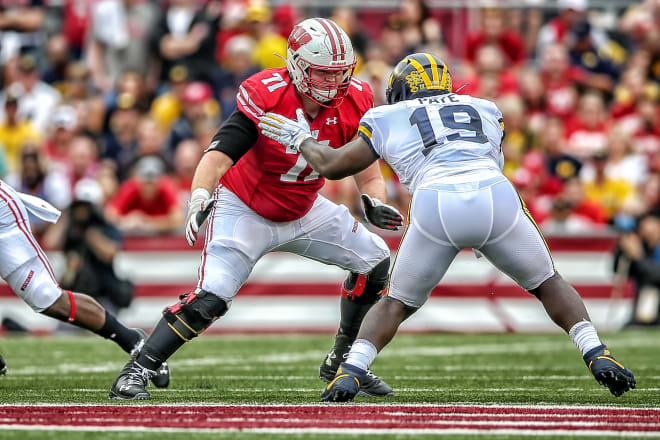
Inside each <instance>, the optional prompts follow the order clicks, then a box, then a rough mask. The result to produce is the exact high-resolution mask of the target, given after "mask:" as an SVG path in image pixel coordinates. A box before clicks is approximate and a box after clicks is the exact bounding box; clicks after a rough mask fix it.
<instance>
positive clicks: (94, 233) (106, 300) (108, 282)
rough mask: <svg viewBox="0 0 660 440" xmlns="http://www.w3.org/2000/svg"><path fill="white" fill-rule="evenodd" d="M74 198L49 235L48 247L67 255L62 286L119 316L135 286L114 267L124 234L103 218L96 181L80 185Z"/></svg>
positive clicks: (129, 300)
mask: <svg viewBox="0 0 660 440" xmlns="http://www.w3.org/2000/svg"><path fill="white" fill-rule="evenodd" d="M73 194H74V198H73V202H72V203H71V207H70V208H69V209H68V210H66V211H65V212H64V214H63V216H62V217H63V218H62V219H60V221H59V222H58V223H57V224H56V225H55V226H54V227H53V228H54V229H53V230H51V231H49V235H50V236H49V243H50V244H51V245H56V244H57V245H59V246H61V247H62V250H63V251H64V254H65V255H66V267H65V270H64V273H63V274H62V276H61V278H60V284H61V285H62V288H63V289H69V290H75V291H80V290H83V291H85V292H86V293H87V294H88V295H90V296H92V297H93V298H95V299H96V300H97V301H98V302H99V303H101V304H102V305H103V306H104V307H105V308H106V309H108V310H112V311H113V312H114V313H116V312H117V311H119V310H120V309H122V308H124V307H128V306H129V305H130V304H131V301H132V299H133V283H132V282H130V281H128V280H123V279H120V278H119V277H118V276H117V274H116V273H115V270H114V267H113V263H114V259H115V257H116V256H117V253H118V252H119V250H120V249H121V234H120V232H119V230H118V229H117V228H116V227H115V226H114V225H112V224H111V223H110V222H108V221H107V220H106V219H105V218H104V216H103V211H102V210H101V205H102V204H103V192H102V190H101V187H100V186H99V184H98V183H97V182H96V181H95V180H93V179H82V180H80V181H78V183H76V185H75V187H74V191H73ZM59 246H58V247H59Z"/></svg>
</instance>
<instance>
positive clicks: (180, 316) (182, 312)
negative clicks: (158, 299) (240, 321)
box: [163, 289, 229, 342]
mask: <svg viewBox="0 0 660 440" xmlns="http://www.w3.org/2000/svg"><path fill="white" fill-rule="evenodd" d="M180 299H181V301H179V302H178V303H176V304H174V305H172V306H170V307H167V308H166V309H165V310H164V311H163V315H164V317H165V320H166V321H167V323H168V325H169V327H170V328H171V329H172V331H174V332H175V333H176V334H177V335H179V337H181V339H183V340H184V341H186V342H187V341H189V340H191V339H192V338H194V337H196V336H198V335H199V334H201V333H202V332H203V331H204V330H206V328H207V327H208V326H209V325H211V324H212V323H213V322H214V321H215V320H216V319H218V318H220V317H221V316H223V315H224V314H225V313H227V310H229V304H228V303H227V301H225V300H224V299H222V298H220V297H219V296H217V295H214V294H213V293H211V292H207V291H206V290H202V289H199V290H198V291H197V292H190V293H186V294H185V295H181V297H180Z"/></svg>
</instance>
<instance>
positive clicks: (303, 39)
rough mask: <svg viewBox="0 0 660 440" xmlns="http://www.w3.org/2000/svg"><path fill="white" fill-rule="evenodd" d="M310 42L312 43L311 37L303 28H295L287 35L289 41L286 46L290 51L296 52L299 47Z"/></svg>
mask: <svg viewBox="0 0 660 440" xmlns="http://www.w3.org/2000/svg"><path fill="white" fill-rule="evenodd" d="M310 41H312V36H311V35H309V34H308V33H307V31H306V30H305V29H304V28H302V27H300V26H295V27H294V28H293V31H291V35H289V41H288V43H287V44H288V45H289V47H290V48H291V50H293V51H296V50H298V49H299V48H300V46H302V45H303V44H307V43H309V42H310Z"/></svg>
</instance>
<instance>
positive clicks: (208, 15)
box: [0, 0, 660, 247]
mask: <svg viewBox="0 0 660 440" xmlns="http://www.w3.org/2000/svg"><path fill="white" fill-rule="evenodd" d="M333 3H335V2H328V4H329V5H330V6H329V7H327V8H324V9H323V10H318V9H316V10H311V9H310V10H306V9H304V8H303V9H300V8H296V7H294V6H291V5H290V4H288V3H285V2H277V4H276V5H275V4H273V5H271V4H269V3H268V2H267V1H266V0H22V1H20V0H16V1H9V0H7V1H0V39H1V40H2V43H1V50H0V64H1V66H2V76H1V81H2V90H1V93H0V177H1V178H2V179H5V180H6V181H7V182H9V183H10V184H12V185H13V186H14V187H15V188H16V189H17V190H19V191H23V192H27V193H31V194H34V195H37V196H39V197H42V198H44V199H46V200H48V201H49V202H51V203H52V204H53V205H55V206H56V207H58V208H60V209H62V210H65V211H67V210H70V209H71V206H72V204H73V206H76V202H84V203H88V204H91V205H92V206H93V207H94V209H95V212H96V213H97V214H98V215H99V216H102V218H103V221H104V222H107V224H108V225H112V227H114V228H116V230H117V231H119V233H120V234H148V235H155V234H182V229H183V218H184V214H185V212H184V210H185V208H186V203H185V201H186V200H187V198H188V195H189V194H188V192H189V187H190V183H191V179H192V175H193V172H194V170H195V167H196V164H197V162H198V161H199V159H200V157H201V155H202V154H203V149H204V148H206V146H208V144H209V142H210V139H211V138H212V136H213V135H214V133H215V131H216V130H217V128H218V127H219V126H220V124H221V123H222V121H223V117H226V116H228V115H229V114H230V113H231V112H232V111H233V110H234V109H235V107H236V103H235V94H236V90H237V87H238V85H239V84H240V83H241V82H242V81H243V80H244V79H246V78H247V77H248V76H250V75H252V74H253V73H256V72H258V71H259V70H262V69H265V68H272V67H282V66H284V61H283V59H282V58H281V57H285V56H286V41H287V40H286V38H287V36H288V34H289V32H290V31H291V29H292V27H293V25H294V24H295V23H297V22H298V21H300V20H302V19H304V18H306V17H308V16H313V15H323V16H326V17H330V18H332V19H334V20H335V21H336V22H337V23H339V24H340V25H341V26H342V27H343V28H344V29H345V30H346V31H347V33H348V34H349V35H350V37H351V39H352V41H353V43H354V47H355V49H356V51H357V53H358V55H359V63H358V67H357V70H356V72H357V73H356V75H358V77H360V78H361V79H363V80H366V81H368V82H369V83H370V84H371V86H372V89H373V90H374V93H375V101H376V105H379V104H383V102H384V89H385V84H386V82H387V78H388V76H389V73H390V71H391V66H393V65H394V64H395V63H396V62H397V61H398V60H399V59H401V58H402V56H404V55H406V54H408V53H410V52H414V51H427V52H432V53H434V54H436V55H438V56H439V57H440V58H442V59H443V60H445V61H446V62H447V64H448V65H449V67H450V71H451V73H452V76H453V84H454V87H455V88H459V87H463V88H462V90H461V91H460V93H468V94H472V95H475V96H479V97H483V98H487V99H491V100H494V101H495V102H496V103H497V104H498V105H499V107H500V108H501V110H502V112H503V114H504V124H505V127H506V137H505V139H504V143H503V149H504V153H505V157H506V159H507V162H506V166H505V173H506V174H507V176H508V177H509V178H510V179H511V180H512V181H513V182H514V184H515V185H516V186H517V188H518V189H519V191H520V193H521V195H522V196H523V198H524V199H525V200H526V202H527V206H528V208H529V210H530V211H531V213H532V214H533V216H534V218H535V219H536V220H537V223H538V224H539V225H540V227H541V228H542V229H543V230H544V231H545V232H546V233H548V234H584V233H598V232H600V231H607V230H609V229H611V228H619V229H622V230H631V229H634V228H635V225H636V223H635V220H636V219H638V218H640V217H642V216H649V215H651V216H660V213H659V212H660V211H658V210H660V124H658V119H659V118H660V113H659V110H660V107H659V104H660V0H646V1H643V2H638V3H632V2H631V3H624V4H623V5H622V6H621V9H618V10H614V11H612V10H598V9H597V8H593V7H591V8H590V5H589V3H588V0H558V2H557V6H558V7H557V8H556V9H555V8H552V9H549V8H548V9H538V8H531V7H527V6H526V4H527V2H525V1H523V0H521V1H520V2H519V3H520V4H519V7H515V4H514V5H513V6H514V7H512V6H511V3H512V2H508V3H507V7H501V8H493V7H490V8H464V9H443V8H430V7H427V6H426V5H425V3H424V2H423V1H422V0H401V1H400V2H399V6H398V7H396V8H394V9H393V10H387V11H384V10H381V9H366V8H365V9H353V8H348V7H331V5H332V4H333ZM336 3H339V2H336ZM278 55H279V56H278ZM383 174H384V176H385V178H386V180H387V182H388V191H389V195H390V198H391V202H392V203H394V204H396V205H398V207H399V208H400V209H401V211H403V212H405V211H407V207H408V202H409V196H408V195H407V193H406V191H405V189H403V188H402V187H401V185H400V184H399V183H398V181H397V179H396V176H394V175H393V173H392V172H391V170H389V169H388V168H387V167H386V165H383ZM323 193H324V194H325V195H326V196H327V197H329V198H331V199H332V200H334V201H336V202H339V203H345V204H346V205H348V206H349V207H351V208H352V209H354V210H355V211H354V212H355V213H356V215H357V216H359V212H360V208H359V198H358V197H357V193H356V188H355V185H354V184H353V182H352V181H351V180H344V181H338V182H328V184H327V185H326V187H325V188H324V189H323ZM104 224H106V223H104ZM33 227H34V229H35V233H37V234H40V235H41V236H42V238H43V239H44V241H45V245H46V246H47V247H48V246H61V245H62V242H63V240H64V238H63V236H62V233H61V232H60V233H59V234H57V233H55V232H51V231H47V230H45V229H44V228H45V225H43V224H40V223H39V222H37V221H35V222H34V225H33ZM109 235H111V236H113V237H114V236H115V235H116V234H114V232H113V233H112V234H109Z"/></svg>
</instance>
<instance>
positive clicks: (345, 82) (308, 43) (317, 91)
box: [286, 18, 357, 107]
mask: <svg viewBox="0 0 660 440" xmlns="http://www.w3.org/2000/svg"><path fill="white" fill-rule="evenodd" d="M356 63H357V58H356V57H355V53H354V52H353V45H352V44H351V40H350V38H349V37H348V35H347V34H346V32H344V30H343V29H342V28H340V27H339V26H338V25H337V24H336V23H335V22H334V21H332V20H328V19H325V18H309V19H307V20H304V21H302V22H300V23H299V24H297V25H296V26H294V28H293V30H292V31H291V34H290V35H289V39H288V41H287V57H286V67H287V70H288V71H289V75H290V76H291V82H292V83H293V84H294V86H295V87H296V89H297V90H298V92H300V93H301V94H303V95H305V96H307V97H308V98H310V99H312V100H313V101H315V102H317V103H318V104H320V105H323V106H326V107H336V106H338V105H339V104H340V103H341V100H342V99H343V98H344V97H345V96H346V95H347V94H348V87H349V85H350V82H351V78H352V77H353V71H354V69H355V65H356ZM312 70H318V71H321V72H341V80H340V81H337V80H333V81H329V80H326V78H324V77H323V75H313V74H312Z"/></svg>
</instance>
